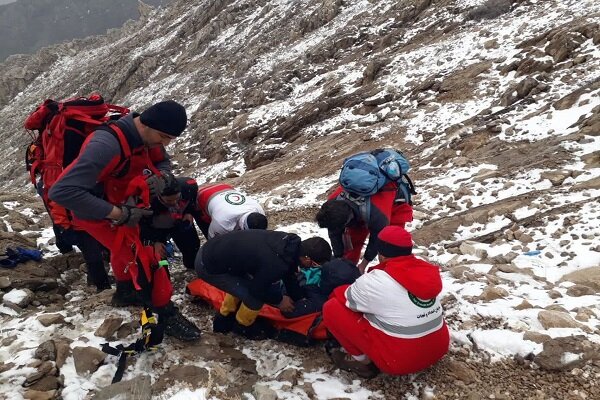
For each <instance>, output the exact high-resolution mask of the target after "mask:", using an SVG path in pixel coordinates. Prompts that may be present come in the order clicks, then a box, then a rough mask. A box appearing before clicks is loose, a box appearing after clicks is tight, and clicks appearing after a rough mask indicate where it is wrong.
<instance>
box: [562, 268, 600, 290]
mask: <svg viewBox="0 0 600 400" xmlns="http://www.w3.org/2000/svg"><path fill="white" fill-rule="evenodd" d="M559 282H572V283H575V284H579V285H584V286H588V287H591V288H592V289H594V290H596V291H597V292H600V266H598V267H591V268H583V269H580V270H577V271H573V272H571V273H569V274H566V275H564V276H563V277H562V278H560V281H559Z"/></svg>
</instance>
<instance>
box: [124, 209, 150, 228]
mask: <svg viewBox="0 0 600 400" xmlns="http://www.w3.org/2000/svg"><path fill="white" fill-rule="evenodd" d="M152 214H153V212H152V210H148V209H145V208H139V207H135V206H128V205H123V206H121V218H119V219H118V220H116V221H115V225H127V226H130V227H134V226H136V225H137V224H139V223H140V220H141V219H142V218H143V217H149V216H151V215H152Z"/></svg>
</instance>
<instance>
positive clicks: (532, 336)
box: [523, 331, 552, 344]
mask: <svg viewBox="0 0 600 400" xmlns="http://www.w3.org/2000/svg"><path fill="white" fill-rule="evenodd" d="M550 339H552V337H551V336H549V335H545V334H543V333H539V332H533V331H527V332H525V333H524V334H523V340H529V341H531V342H534V343H540V344H541V343H544V342H546V341H548V340H550Z"/></svg>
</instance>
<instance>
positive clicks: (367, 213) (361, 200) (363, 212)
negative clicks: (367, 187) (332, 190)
mask: <svg viewBox="0 0 600 400" xmlns="http://www.w3.org/2000/svg"><path fill="white" fill-rule="evenodd" d="M339 197H340V198H341V199H344V200H346V201H349V202H350V203H352V204H354V205H355V206H356V207H357V208H358V214H359V215H360V217H361V218H362V219H363V221H364V222H365V223H368V222H369V219H370V218H371V196H353V195H352V194H350V193H348V192H347V191H345V190H344V191H342V193H340V196H339Z"/></svg>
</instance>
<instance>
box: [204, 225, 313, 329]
mask: <svg viewBox="0 0 600 400" xmlns="http://www.w3.org/2000/svg"><path fill="white" fill-rule="evenodd" d="M301 243H302V242H301V239H300V237H299V236H298V235H295V234H293V233H286V232H278V231H267V230H258V229H250V230H240V231H233V232H230V233H226V234H224V235H220V236H216V237H214V238H213V239H211V240H209V241H208V242H206V244H204V246H202V248H201V249H200V251H198V254H197V255H196V262H195V266H196V272H197V274H198V277H199V278H200V279H202V280H204V281H205V282H207V283H209V284H211V285H213V286H215V287H217V288H219V289H221V290H223V291H224V292H226V293H227V294H226V296H225V299H224V300H223V303H222V305H221V308H220V310H219V312H217V314H216V316H215V318H214V320H213V330H214V331H215V332H220V333H227V332H231V331H233V332H235V333H238V334H240V335H242V336H245V337H247V338H249V339H265V338H267V337H270V336H271V335H273V334H274V333H275V329H274V328H273V327H272V326H271V325H270V324H269V323H268V322H265V321H261V320H258V321H257V317H258V314H259V313H260V310H261V308H262V306H263V304H264V303H269V304H277V307H278V308H279V309H280V310H281V311H282V312H289V311H292V310H293V309H294V300H298V299H300V298H302V291H301V290H300V287H299V286H298V282H297V280H296V271H297V270H298V266H299V265H300V263H301V260H300V256H301V255H302V254H301V253H302V251H301ZM280 280H282V281H283V284H284V286H285V290H286V292H285V293H286V295H285V296H283V297H281V293H280V292H279V293H277V292H276V291H273V290H271V288H272V285H273V283H275V282H278V281H280ZM276 297H278V298H276Z"/></svg>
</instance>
